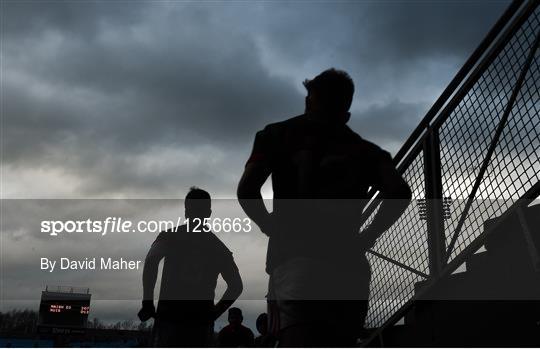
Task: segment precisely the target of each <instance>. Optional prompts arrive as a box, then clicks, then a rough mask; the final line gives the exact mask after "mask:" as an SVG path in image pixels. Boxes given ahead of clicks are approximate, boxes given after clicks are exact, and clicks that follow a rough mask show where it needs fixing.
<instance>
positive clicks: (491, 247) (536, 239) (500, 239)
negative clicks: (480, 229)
mask: <svg viewBox="0 0 540 349" xmlns="http://www.w3.org/2000/svg"><path fill="white" fill-rule="evenodd" d="M523 218H524V221H525V224H526V226H527V229H528V232H529V236H530V243H531V244H532V246H533V247H534V249H536V251H540V205H534V206H531V207H527V208H524V209H523ZM498 221H499V219H498V218H494V219H490V220H487V221H486V222H484V229H485V230H487V229H489V228H491V227H493V226H494V225H495V224H496V223H497V222H498ZM495 229H496V230H495V231H493V233H492V234H490V235H489V236H488V237H487V238H486V243H485V247H486V250H487V251H488V252H490V254H491V255H494V256H495V255H500V256H504V255H505V256H512V260H513V261H516V262H517V263H531V259H530V252H529V249H530V246H528V244H527V243H528V241H527V239H526V237H525V234H524V231H523V225H522V222H521V221H520V219H519V217H518V215H517V213H513V214H512V215H511V216H509V217H508V218H507V219H506V220H505V221H504V222H502V223H501V224H500V225H499V226H498V227H497V228H495ZM536 267H539V266H536Z"/></svg>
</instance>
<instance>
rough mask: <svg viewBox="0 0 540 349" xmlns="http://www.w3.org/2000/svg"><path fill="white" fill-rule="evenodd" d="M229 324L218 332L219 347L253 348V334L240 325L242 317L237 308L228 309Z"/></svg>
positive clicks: (240, 311)
mask: <svg viewBox="0 0 540 349" xmlns="http://www.w3.org/2000/svg"><path fill="white" fill-rule="evenodd" d="M228 320H229V324H228V325H227V326H225V327H223V329H222V330H221V331H219V335H218V342H219V346H220V347H226V348H239V347H242V348H245V347H253V338H254V336H253V332H252V331H251V330H250V329H249V328H247V327H246V326H244V325H242V321H244V317H243V316H242V310H240V309H239V308H231V309H229V318H228Z"/></svg>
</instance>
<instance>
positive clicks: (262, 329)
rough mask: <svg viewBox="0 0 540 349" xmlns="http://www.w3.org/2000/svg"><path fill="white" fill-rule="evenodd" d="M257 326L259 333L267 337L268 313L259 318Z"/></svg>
mask: <svg viewBox="0 0 540 349" xmlns="http://www.w3.org/2000/svg"><path fill="white" fill-rule="evenodd" d="M255 326H257V331H259V333H260V334H261V335H263V336H264V335H265V334H267V333H268V315H267V314H266V313H262V314H260V315H259V316H258V317H257V321H256V322H255Z"/></svg>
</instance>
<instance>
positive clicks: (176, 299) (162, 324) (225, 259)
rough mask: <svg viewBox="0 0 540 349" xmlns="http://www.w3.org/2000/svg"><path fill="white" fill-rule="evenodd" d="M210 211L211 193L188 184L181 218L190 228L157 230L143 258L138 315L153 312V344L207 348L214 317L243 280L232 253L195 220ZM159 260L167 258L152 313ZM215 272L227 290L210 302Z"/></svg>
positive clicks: (145, 316) (233, 297)
mask: <svg viewBox="0 0 540 349" xmlns="http://www.w3.org/2000/svg"><path fill="white" fill-rule="evenodd" d="M211 213H212V210H211V199H210V195H209V194H208V193H207V192H206V191H204V190H202V189H199V188H195V187H193V188H191V190H190V191H189V193H188V194H187V195H186V199H185V216H186V218H187V219H189V220H190V222H191V224H190V225H189V227H190V229H191V231H188V229H187V225H182V226H179V227H176V228H175V229H170V230H167V231H164V232H161V233H160V234H159V235H158V237H157V238H156V240H155V241H154V243H153V244H152V247H150V251H149V252H148V255H147V256H146V260H145V262H144V271H143V291H144V292H143V302H142V304H143V307H142V309H141V311H140V312H139V318H140V319H141V321H146V320H148V319H149V318H150V317H152V316H154V314H155V318H156V320H155V324H154V335H155V338H154V342H155V344H156V346H160V347H162V346H173V347H180V346H187V347H200V346H207V345H208V344H209V341H210V340H211V338H212V336H213V333H214V332H213V331H214V321H215V320H216V319H217V318H218V317H219V316H220V315H221V314H223V313H224V312H225V311H226V310H227V309H228V308H229V307H230V306H231V304H232V303H233V302H234V301H235V300H236V299H237V298H238V297H239V296H240V293H241V292H242V280H241V278H240V274H239V272H238V268H237V266H236V264H235V262H234V259H233V256H232V253H231V252H230V251H229V249H228V248H227V247H226V246H225V245H224V244H223V243H222V242H221V241H220V240H219V239H218V238H217V237H216V236H215V235H214V234H213V233H212V232H210V229H209V227H208V226H201V225H200V224H197V223H198V220H201V221H203V222H204V219H205V218H208V217H210V214H211ZM197 226H198V227H199V228H198V229H197V231H195V227H197ZM162 258H165V261H164V264H163V272H162V276H161V290H160V295H159V303H158V308H157V312H155V311H154V301H153V299H154V287H155V284H156V278H157V273H158V265H159V262H160V260H161V259H162ZM219 274H221V276H222V277H223V279H224V280H225V282H226V283H227V290H226V291H225V293H224V294H223V297H222V299H221V300H220V301H219V302H218V303H217V304H216V305H214V296H215V288H216V284H217V278H218V275H219Z"/></svg>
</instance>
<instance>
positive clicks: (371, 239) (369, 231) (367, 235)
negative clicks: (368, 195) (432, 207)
mask: <svg viewBox="0 0 540 349" xmlns="http://www.w3.org/2000/svg"><path fill="white" fill-rule="evenodd" d="M375 175H376V178H377V183H376V185H375V189H378V190H379V195H378V197H377V198H378V199H382V203H381V206H380V208H379V211H378V212H377V214H376V215H375V217H374V219H373V221H372V222H371V224H370V225H369V227H368V228H366V229H365V230H364V231H363V232H362V233H361V235H360V236H361V239H362V240H363V241H364V242H363V245H364V246H365V247H366V249H370V248H371V247H373V245H374V244H375V242H376V240H377V239H378V238H379V237H380V236H381V235H382V233H384V232H385V231H386V230H387V229H389V228H390V227H391V226H392V225H393V224H394V223H395V222H396V221H397V220H398V218H399V217H400V216H401V215H402V214H403V212H404V211H405V209H407V206H409V203H410V202H411V198H412V193H411V189H410V188H409V185H408V184H407V182H405V180H404V179H403V177H401V175H400V174H399V173H398V172H397V170H396V168H395V167H394V165H393V163H392V161H391V159H390V158H389V157H388V159H386V160H384V161H381V163H380V164H378V166H377V169H376V171H375Z"/></svg>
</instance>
